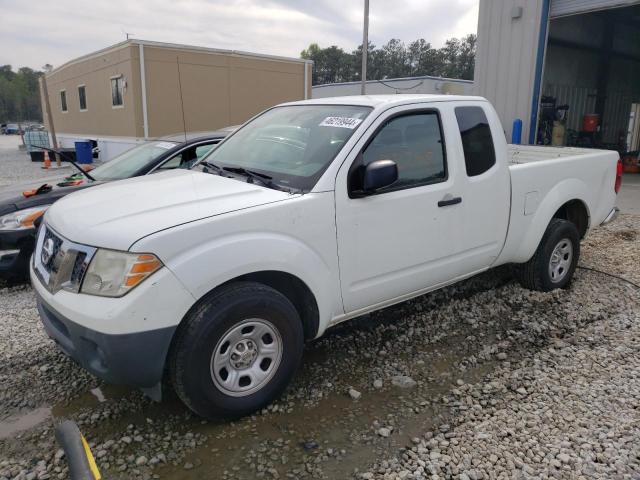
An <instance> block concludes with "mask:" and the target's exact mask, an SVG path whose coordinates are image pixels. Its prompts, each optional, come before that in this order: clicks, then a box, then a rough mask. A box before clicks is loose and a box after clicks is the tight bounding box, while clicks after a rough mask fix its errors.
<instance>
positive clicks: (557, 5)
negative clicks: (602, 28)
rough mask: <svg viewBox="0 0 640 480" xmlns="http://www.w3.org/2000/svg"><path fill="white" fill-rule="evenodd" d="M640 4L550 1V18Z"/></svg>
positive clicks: (604, 0) (605, 0) (635, 0)
mask: <svg viewBox="0 0 640 480" xmlns="http://www.w3.org/2000/svg"><path fill="white" fill-rule="evenodd" d="M637 3H640V1H638V0H551V10H550V12H549V15H550V16H551V18H556V17H564V16H566V15H575V14H576V13H586V12H593V11H596V10H604V9H607V8H617V7H627V6H629V5H634V4H637Z"/></svg>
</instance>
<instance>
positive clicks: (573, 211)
mask: <svg viewBox="0 0 640 480" xmlns="http://www.w3.org/2000/svg"><path fill="white" fill-rule="evenodd" d="M553 218H561V219H563V220H568V221H569V222H571V223H573V224H574V225H575V226H576V228H577V229H578V232H579V233H580V238H583V237H584V236H585V234H586V233H587V229H588V228H589V213H588V212H587V207H586V205H585V204H584V202H582V201H581V200H570V201H568V202H567V203H565V204H564V205H562V206H561V207H560V208H559V209H558V211H557V212H556V213H555V214H554V215H553Z"/></svg>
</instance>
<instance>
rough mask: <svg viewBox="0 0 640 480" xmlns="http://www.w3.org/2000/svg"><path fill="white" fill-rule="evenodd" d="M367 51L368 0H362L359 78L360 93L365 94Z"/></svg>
mask: <svg viewBox="0 0 640 480" xmlns="http://www.w3.org/2000/svg"><path fill="white" fill-rule="evenodd" d="M368 53H369V0H364V28H363V31H362V74H361V75H360V80H361V81H362V86H361V88H360V93H361V94H362V95H365V94H366V93H367V92H366V91H367V54H368Z"/></svg>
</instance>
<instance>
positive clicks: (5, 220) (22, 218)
mask: <svg viewBox="0 0 640 480" xmlns="http://www.w3.org/2000/svg"><path fill="white" fill-rule="evenodd" d="M229 131H230V130H220V131H216V132H211V133H204V132H199V133H191V134H187V136H186V141H185V136H184V134H180V135H172V136H168V137H163V138H162V139H159V140H155V141H149V142H145V143H143V144H141V145H138V146H136V147H134V148H132V149H130V150H127V151H126V152H124V153H122V154H121V155H119V156H117V157H115V158H113V159H112V160H111V161H109V162H107V163H104V164H102V165H100V166H98V167H96V168H94V169H93V170H91V171H90V172H88V173H78V174H76V175H73V176H72V177H67V178H65V177H59V178H54V179H51V180H49V181H47V182H46V183H44V184H43V183H34V184H28V185H18V186H14V187H10V188H9V189H4V190H3V192H2V193H0V278H4V279H5V280H10V281H20V280H24V279H26V278H28V272H29V269H28V263H29V257H30V256H31V253H32V252H33V247H34V243H35V226H34V222H36V221H37V220H38V218H39V217H40V216H42V214H43V213H44V212H45V211H46V210H47V209H48V208H49V207H50V206H51V205H52V204H53V203H54V202H55V201H57V200H59V199H60V198H62V197H64V196H66V195H69V194H70V193H73V192H76V191H78V190H82V189H85V188H87V187H93V186H96V185H100V184H103V183H105V182H110V181H113V180H122V179H124V178H131V177H137V176H141V175H148V174H151V173H157V172H163V171H166V170H171V169H174V168H189V167H191V166H193V165H194V164H195V162H196V161H197V160H198V159H200V158H202V157H203V156H204V155H205V154H206V153H208V152H209V151H210V150H211V149H212V148H213V147H214V146H215V145H216V144H217V143H218V142H220V140H222V139H223V138H224V136H225V135H226V134H227V133H228V132H229ZM25 192H26V193H25ZM70 220H71V221H73V219H70Z"/></svg>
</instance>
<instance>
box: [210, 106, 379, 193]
mask: <svg viewBox="0 0 640 480" xmlns="http://www.w3.org/2000/svg"><path fill="white" fill-rule="evenodd" d="M370 111H371V109H370V108H369V107H360V106H349V105H290V106H283V107H276V108H273V109H271V110H268V111H266V112H265V113H263V114H262V115H260V116H259V117H257V118H255V119H254V120H252V121H251V122H250V123H248V124H247V125H245V126H244V127H242V128H241V129H240V130H238V131H237V132H236V133H235V134H234V135H233V136H231V137H230V138H229V139H228V140H227V141H225V142H223V143H222V144H220V146H219V147H218V148H216V149H215V150H213V151H212V152H211V153H210V154H209V155H207V156H206V157H205V158H204V160H205V162H206V163H210V164H214V165H216V166H218V167H221V168H236V169H237V168H240V169H245V170H250V171H252V172H257V173H259V174H262V175H267V176H269V177H271V182H270V183H272V184H275V186H277V187H280V188H286V189H293V190H299V191H309V190H311V189H312V188H313V186H314V185H315V184H316V182H317V181H318V179H319V178H320V176H321V175H322V174H323V173H324V171H325V170H326V169H327V167H328V166H329V164H330V163H331V162H332V161H333V159H334V157H335V156H336V155H337V154H338V152H339V151H340V149H341V148H342V146H343V145H344V144H345V143H346V142H347V140H349V138H350V137H351V135H352V134H353V132H354V131H355V130H356V129H357V128H358V126H359V125H360V124H361V123H362V121H363V120H364V119H365V118H366V116H367V115H368V114H369V112H370ZM205 168H206V167H205ZM254 179H255V177H254Z"/></svg>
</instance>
